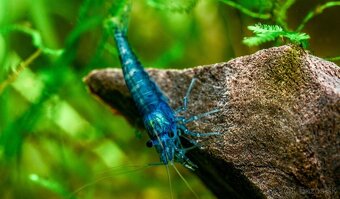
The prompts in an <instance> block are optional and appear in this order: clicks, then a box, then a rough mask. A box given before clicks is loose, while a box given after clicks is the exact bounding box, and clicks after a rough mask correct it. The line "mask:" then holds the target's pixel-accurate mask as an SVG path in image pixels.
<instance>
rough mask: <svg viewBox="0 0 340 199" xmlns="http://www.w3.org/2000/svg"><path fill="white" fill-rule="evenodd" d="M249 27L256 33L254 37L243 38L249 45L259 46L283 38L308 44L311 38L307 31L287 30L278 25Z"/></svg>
mask: <svg viewBox="0 0 340 199" xmlns="http://www.w3.org/2000/svg"><path fill="white" fill-rule="evenodd" d="M248 29H249V30H251V31H252V32H253V33H254V34H255V36H253V37H245V38H244V39H243V43H245V44H246V45H248V46H258V45H261V44H263V43H266V42H269V41H275V40H277V39H282V38H287V39H289V40H290V41H291V42H293V43H296V44H302V45H303V46H307V44H308V43H307V40H308V39H309V38H310V36H309V35H307V34H306V33H298V32H290V31H285V30H284V29H283V28H281V27H280V26H278V25H267V24H256V25H254V26H248Z"/></svg>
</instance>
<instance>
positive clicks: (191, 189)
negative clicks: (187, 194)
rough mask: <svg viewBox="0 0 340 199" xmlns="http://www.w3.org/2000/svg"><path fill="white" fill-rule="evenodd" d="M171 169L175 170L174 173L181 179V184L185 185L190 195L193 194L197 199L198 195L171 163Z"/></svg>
mask: <svg viewBox="0 0 340 199" xmlns="http://www.w3.org/2000/svg"><path fill="white" fill-rule="evenodd" d="M171 165H172V167H173V168H174V169H175V171H176V173H177V174H178V175H179V177H181V179H182V180H183V182H184V183H185V185H186V186H187V187H188V189H189V190H190V191H191V193H192V194H194V196H195V198H197V199H199V197H198V195H197V194H196V192H195V191H194V190H193V188H192V187H191V186H190V184H189V183H188V181H187V180H186V179H185V178H184V176H183V175H182V174H181V172H179V170H178V169H177V168H176V166H175V165H174V164H173V163H172V164H171Z"/></svg>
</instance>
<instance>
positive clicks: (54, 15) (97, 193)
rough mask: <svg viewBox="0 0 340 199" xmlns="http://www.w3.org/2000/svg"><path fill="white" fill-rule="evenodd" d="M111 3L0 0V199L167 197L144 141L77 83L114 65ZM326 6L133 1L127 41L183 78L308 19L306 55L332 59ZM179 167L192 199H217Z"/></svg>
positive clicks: (178, 186) (334, 21)
mask: <svg viewBox="0 0 340 199" xmlns="http://www.w3.org/2000/svg"><path fill="white" fill-rule="evenodd" d="M116 2H117V1H108V0H83V1H81V0H73V1H66V0H59V1H53V0H52V1H51V0H50V1H47V0H0V63H1V65H0V66H1V68H0V198H2V199H5V198H6V199H7V198H8V199H12V198H31V199H34V198H103V199H104V198H148V199H150V198H170V193H169V182H168V177H167V174H166V170H165V167H164V166H153V167H148V168H144V167H146V166H145V165H146V164H148V163H155V162H159V158H158V155H157V154H156V152H155V151H154V150H150V149H148V148H146V147H145V141H146V140H147V136H146V134H143V137H142V138H141V139H138V138H137V137H136V135H135V130H134V128H133V127H132V126H130V125H129V124H128V123H127V122H126V121H125V119H124V118H123V117H122V116H119V115H117V114H112V110H110V109H109V108H108V107H107V106H105V105H103V104H102V103H100V102H98V101H97V100H96V99H94V98H93V97H92V96H90V94H89V92H88V91H87V90H86V87H85V85H84V83H83V82H82V78H83V77H84V76H86V74H88V73H89V72H90V71H91V70H93V69H96V68H106V67H117V68H119V67H120V64H119V60H118V57H117V52H116V49H115V47H114V45H115V44H114V42H113V39H112V38H111V37H110V35H109V32H108V31H106V30H105V28H104V24H105V19H106V18H107V17H108V15H109V12H110V9H111V11H112V3H116ZM325 2H327V1H321V0H319V1H316V0H301V1H291V0H290V1H279V0H277V1H274V0H271V1H270V0H255V1H249V0H239V1H226V0H221V1H217V0H200V1H197V0H183V1H180V0H140V1H133V8H132V13H131V21H130V27H129V31H128V36H129V39H130V43H131V45H132V46H133V48H134V50H135V51H136V53H137V54H138V56H139V57H140V60H141V61H142V62H143V63H144V65H145V66H146V67H157V68H178V69H181V68H187V67H194V66H198V65H204V64H213V63H217V62H225V61H228V60H230V59H231V58H235V57H238V56H242V55H247V54H250V53H252V52H255V51H256V50H259V49H260V48H265V47H271V46H273V45H275V44H277V42H272V43H267V44H264V45H261V46H259V47H258V46H257V47H252V48H249V47H247V46H245V45H244V44H243V43H242V39H243V37H245V36H248V37H249V36H251V35H252V33H251V32H250V31H249V30H247V26H249V25H253V24H256V23H258V22H262V23H267V24H278V25H280V26H282V27H284V29H285V30H287V31H288V30H289V31H293V30H296V28H297V27H298V26H299V25H300V24H301V22H302V20H303V19H304V17H305V16H306V15H307V14H308V13H309V12H313V13H316V14H315V17H313V18H312V19H311V20H309V21H308V23H306V26H304V27H303V28H302V29H301V30H300V31H302V32H305V33H307V34H309V35H310V36H311V39H310V45H309V47H308V50H310V52H311V53H313V54H315V55H317V56H319V57H324V58H327V57H337V56H340V50H339V46H340V39H339V38H340V37H339V35H340V34H339V33H340V31H339V29H340V24H339V22H340V12H339V11H340V9H339V8H340V7H338V4H340V2H339V1H333V2H335V6H330V7H327V9H325V10H322V9H321V11H320V9H319V10H318V8H320V5H324V4H325ZM254 13H255V14H254ZM334 60H338V58H336V59H334ZM335 62H336V63H337V64H338V65H339V61H335ZM178 167H179V168H180V171H181V173H182V174H183V175H184V177H185V178H186V179H187V181H188V182H189V184H190V185H191V186H192V187H193V189H194V191H195V192H196V193H197V195H199V196H200V198H214V196H213V195H212V194H211V193H210V192H209V190H207V189H206V188H205V187H204V185H203V184H202V182H200V181H199V180H198V179H197V178H196V177H195V176H193V175H192V174H191V173H190V172H189V171H187V170H186V169H184V168H182V167H181V166H180V165H179V166H178ZM171 181H172V185H173V193H174V196H175V198H193V197H194V196H193V195H192V193H191V192H190V190H189V189H188V188H187V187H186V186H185V184H184V182H183V181H181V179H180V178H179V177H178V175H176V174H175V173H174V171H171ZM86 185H88V186H86ZM84 186H85V187H84ZM79 189H80V190H79Z"/></svg>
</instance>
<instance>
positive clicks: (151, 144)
mask: <svg viewBox="0 0 340 199" xmlns="http://www.w3.org/2000/svg"><path fill="white" fill-rule="evenodd" d="M146 146H147V147H149V148H151V147H152V146H153V143H152V140H149V141H147V142H146Z"/></svg>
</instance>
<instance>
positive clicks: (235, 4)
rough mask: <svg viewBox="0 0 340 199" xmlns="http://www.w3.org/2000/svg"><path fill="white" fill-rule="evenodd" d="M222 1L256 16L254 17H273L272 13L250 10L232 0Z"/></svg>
mask: <svg viewBox="0 0 340 199" xmlns="http://www.w3.org/2000/svg"><path fill="white" fill-rule="evenodd" d="M220 1H222V2H223V3H225V4H227V5H229V6H231V7H233V8H236V9H238V10H240V11H241V12H242V13H244V14H246V15H248V16H251V17H254V18H258V19H270V17H271V14H269V13H266V14H261V13H257V12H253V11H251V10H249V9H248V8H245V7H243V6H242V5H240V4H237V3H235V2H233V1H230V0H220Z"/></svg>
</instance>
